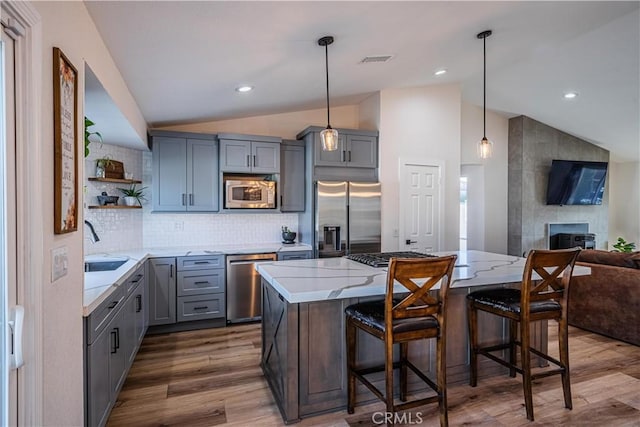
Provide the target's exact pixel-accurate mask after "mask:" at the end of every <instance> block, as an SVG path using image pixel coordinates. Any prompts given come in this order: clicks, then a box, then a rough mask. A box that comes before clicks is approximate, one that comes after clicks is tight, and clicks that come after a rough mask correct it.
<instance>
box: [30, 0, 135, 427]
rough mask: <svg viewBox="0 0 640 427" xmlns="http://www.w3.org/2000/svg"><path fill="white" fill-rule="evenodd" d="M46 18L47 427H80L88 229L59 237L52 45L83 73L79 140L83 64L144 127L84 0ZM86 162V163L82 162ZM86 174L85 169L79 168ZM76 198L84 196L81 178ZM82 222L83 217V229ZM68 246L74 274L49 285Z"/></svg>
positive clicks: (51, 10) (46, 7)
mask: <svg viewBox="0 0 640 427" xmlns="http://www.w3.org/2000/svg"><path fill="white" fill-rule="evenodd" d="M33 5H34V7H35V8H36V10H37V12H38V13H39V14H40V16H41V18H42V68H41V73H42V76H41V85H42V100H41V101H42V102H41V111H40V114H41V116H42V118H43V119H42V130H41V141H42V144H43V146H42V147H41V150H42V151H41V152H42V158H43V163H42V165H41V167H42V177H43V178H42V188H43V189H45V191H44V192H43V194H36V195H32V196H33V197H42V200H43V206H44V209H45V211H46V212H47V213H48V215H45V216H44V218H45V223H44V227H43V229H44V232H45V235H44V239H43V243H44V250H43V256H44V265H43V271H44V272H43V277H42V280H41V281H40V283H34V284H33V286H38V287H39V289H40V291H41V292H42V300H43V301H44V304H43V312H42V317H43V342H42V358H43V390H42V393H43V395H44V397H45V398H44V404H43V406H44V407H43V420H44V422H45V423H46V425H52V426H53V425H56V426H62V425H64V426H78V425H82V424H83V421H84V419H83V353H82V342H83V341H82V294H83V263H82V258H83V234H84V232H83V227H81V226H79V227H78V230H79V232H73V233H68V234H63V235H54V233H53V185H52V181H53V143H52V141H53V120H52V118H53V82H52V67H53V64H52V62H53V47H54V46H56V47H59V48H60V49H61V50H62V51H63V53H64V54H65V55H66V56H67V58H68V59H69V60H70V61H71V63H73V64H74V66H75V68H76V69H77V70H78V89H79V90H78V106H79V111H78V135H83V129H84V123H83V120H82V117H83V111H82V105H83V104H84V97H83V90H82V88H83V87H84V61H86V62H87V63H89V64H90V66H91V69H92V70H93V71H94V72H95V73H96V75H97V76H98V77H99V78H100V80H101V82H102V84H103V86H104V87H105V89H106V90H107V91H108V92H109V94H110V96H111V98H112V99H113V100H114V102H116V104H117V105H118V106H119V107H120V109H121V110H122V111H123V113H124V114H125V116H126V117H127V119H128V120H129V121H130V122H131V123H132V125H133V126H134V128H135V129H138V130H141V129H144V128H145V127H146V125H145V123H144V120H143V119H142V114H141V113H140V111H139V109H138V107H137V105H136V104H135V102H134V100H133V97H132V96H131V94H130V93H129V91H128V89H127V86H126V84H125V83H124V81H123V79H122V77H121V75H120V73H119V71H118V68H117V67H116V65H115V64H114V62H113V60H112V58H111V55H110V54H109V51H108V50H107V48H106V47H105V46H104V44H103V42H102V39H101V38H100V35H99V34H98V31H97V30H96V28H95V26H94V24H93V21H92V20H91V18H90V17H89V14H88V13H87V10H86V8H85V6H84V3H83V2H35V3H33ZM77 143H78V153H83V152H84V143H83V139H82V137H80V138H79V140H78V141H77ZM79 162H82V159H79ZM79 169H80V171H82V165H81V163H80V165H79ZM77 191H78V194H82V179H80V180H79V185H78V188H77ZM82 220H83V216H82V214H81V213H79V218H78V223H79V224H82ZM62 246H64V247H66V248H67V250H68V256H69V267H68V274H67V275H66V276H64V277H63V278H61V279H58V280H57V281H55V282H52V281H51V249H53V248H57V247H62Z"/></svg>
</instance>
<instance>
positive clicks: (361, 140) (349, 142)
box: [298, 127, 378, 168]
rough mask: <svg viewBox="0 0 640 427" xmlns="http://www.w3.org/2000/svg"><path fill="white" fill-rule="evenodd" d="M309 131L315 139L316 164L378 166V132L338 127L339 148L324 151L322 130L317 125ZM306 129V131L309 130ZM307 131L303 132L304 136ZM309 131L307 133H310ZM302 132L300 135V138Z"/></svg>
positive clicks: (353, 166) (357, 166)
mask: <svg viewBox="0 0 640 427" xmlns="http://www.w3.org/2000/svg"><path fill="white" fill-rule="evenodd" d="M309 129H314V130H311V131H309V133H310V134H311V135H312V139H313V150H314V152H315V156H314V166H334V167H351V168H376V167H378V136H377V132H369V131H356V130H348V129H338V149H337V150H335V151H323V150H322V142H321V140H320V131H321V130H322V128H319V130H317V129H316V128H315V127H313V128H307V130H309ZM307 130H305V131H307ZM305 131H303V132H302V133H301V134H303V135H302V136H303V137H304V135H306V134H305ZM309 133H307V134H309ZM301 134H299V135H298V139H300V137H301Z"/></svg>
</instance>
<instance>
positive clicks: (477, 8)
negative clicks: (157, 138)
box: [85, 1, 640, 161]
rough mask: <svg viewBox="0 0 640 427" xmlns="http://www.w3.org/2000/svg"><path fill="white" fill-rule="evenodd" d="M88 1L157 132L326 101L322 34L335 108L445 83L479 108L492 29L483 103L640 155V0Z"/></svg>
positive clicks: (620, 155)
mask: <svg viewBox="0 0 640 427" xmlns="http://www.w3.org/2000/svg"><path fill="white" fill-rule="evenodd" d="M85 3H86V5H87V8H88V10H89V13H90V14H91V16H92V18H93V20H94V22H95V24H96V26H97V28H98V30H99V32H100V33H101V35H102V38H103V39H104V41H105V44H106V45H107V47H108V49H109V50H110V52H111V54H112V56H113V58H114V61H115V62H116V64H117V66H118V68H119V69H120V71H121V73H122V75H123V77H124V79H125V81H126V83H127V85H128V87H129V89H130V91H131V93H132V94H133V96H134V98H135V99H136V102H137V103H138V105H139V107H140V109H141V111H142V113H143V115H144V117H145V119H146V120H147V122H148V123H149V125H150V127H153V126H159V125H168V124H177V123H187V122H197V121H210V120H222V119H230V118H241V117H249V116H256V115H265V114H274V113H282V112H290V111H299V110H306V109H314V108H322V107H324V105H325V75H324V73H325V69H324V59H325V58H324V54H325V52H324V48H322V47H320V46H318V45H317V39H318V38H319V37H321V36H324V35H332V36H334V37H335V42H334V44H333V45H331V46H329V74H330V85H331V87H330V89H331V103H332V105H348V104H354V103H357V102H360V101H361V100H363V99H365V98H366V97H368V96H370V95H371V94H372V93H375V92H377V91H380V90H383V89H386V88H403V87H414V86H425V85H436V84H443V83H459V84H460V85H461V88H462V95H463V99H465V100H466V101H468V102H470V103H473V104H476V105H482V41H481V40H478V39H477V38H476V34H477V33H479V32H480V31H483V30H486V29H491V30H492V31H493V35H492V36H491V37H489V38H488V39H487V108H488V109H490V110H493V111H496V112H499V113H503V114H505V115H506V116H509V117H510V116H515V115H520V114H524V115H527V116H529V117H532V118H534V119H536V120H539V121H541V122H544V123H546V124H548V125H550V126H553V127H555V128H558V129H560V130H563V131H565V132H568V133H571V134H573V135H576V136H578V137H581V138H583V139H586V140H588V141H591V142H593V143H595V144H597V145H600V146H602V147H604V148H606V149H608V150H610V151H611V152H612V158H613V159H615V160H621V161H625V160H626V161H632V160H635V161H638V160H640V83H639V80H640V77H639V76H640V9H639V5H640V2H638V1H633V2H609V1H603V2H591V1H587V2H570V1H567V2H564V1H555V2H534V1H531V2H524V1H523V2H520V1H508V2H506V1H505V2H503V1H498V2H482V1H472V2H449V1H447V2H435V1H411V2H399V1H377V2H368V1H351V2H348V1H334V2H326V1H296V2H290V1H282V2H269V1H258V2H245V1H196V2H186V1H140V2H132V1H118V2H111V1H109V2H107V1H87V2H85ZM378 55H391V56H392V58H391V59H390V60H389V61H387V62H373V63H362V62H361V61H362V59H363V58H365V57H367V56H378ZM441 68H444V69H447V73H446V74H444V75H442V76H434V72H435V71H436V70H438V69H441ZM242 84H248V85H251V86H254V90H253V91H251V92H249V93H246V94H241V93H238V92H236V91H235V89H236V88H237V87H238V86H240V85H242ZM568 91H575V92H577V93H578V97H576V98H575V99H573V100H566V99H564V98H563V94H564V93H565V92H568Z"/></svg>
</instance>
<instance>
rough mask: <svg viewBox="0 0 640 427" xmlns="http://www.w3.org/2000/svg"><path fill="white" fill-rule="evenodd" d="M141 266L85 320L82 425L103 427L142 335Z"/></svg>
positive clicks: (143, 300)
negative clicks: (83, 412) (83, 416)
mask: <svg viewBox="0 0 640 427" xmlns="http://www.w3.org/2000/svg"><path fill="white" fill-rule="evenodd" d="M146 286H147V283H146V280H145V267H144V266H142V267H140V268H139V269H138V270H136V271H135V272H134V273H133V274H132V275H130V277H129V278H128V279H127V280H126V281H125V283H123V285H121V286H119V287H118V288H117V289H116V290H115V291H114V292H113V293H112V294H111V295H110V296H109V297H108V298H107V299H106V300H105V301H104V302H103V303H102V304H100V306H98V307H97V308H96V309H95V310H94V311H93V313H91V315H89V316H88V317H86V318H85V322H84V329H85V331H84V332H85V335H84V336H85V347H84V354H85V399H86V401H85V424H86V425H88V426H104V425H105V424H106V422H107V419H108V418H109V413H110V412H111V408H112V407H113V405H114V404H115V403H116V399H117V398H118V393H119V392H120V389H121V388H122V385H123V384H124V381H125V379H126V377H127V373H128V372H129V368H130V367H131V364H132V363H133V360H134V359H135V356H136V354H137V352H138V349H139V348H140V344H141V342H142V338H143V337H144V334H145V332H146V327H147V321H146V316H145V306H146V301H145V299H144V295H145V291H146Z"/></svg>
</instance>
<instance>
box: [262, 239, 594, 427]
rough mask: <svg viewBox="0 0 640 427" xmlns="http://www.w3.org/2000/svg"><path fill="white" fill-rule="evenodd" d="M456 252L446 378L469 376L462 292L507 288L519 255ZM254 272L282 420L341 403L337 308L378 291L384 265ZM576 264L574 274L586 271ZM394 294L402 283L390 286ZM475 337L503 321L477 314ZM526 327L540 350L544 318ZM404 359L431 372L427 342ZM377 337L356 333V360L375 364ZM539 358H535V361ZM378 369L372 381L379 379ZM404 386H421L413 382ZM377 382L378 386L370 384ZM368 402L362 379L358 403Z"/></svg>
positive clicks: (278, 266) (288, 266)
mask: <svg viewBox="0 0 640 427" xmlns="http://www.w3.org/2000/svg"><path fill="white" fill-rule="evenodd" d="M448 254H457V255H458V260H457V262H456V267H455V268H454V276H453V279H452V283H451V288H450V290H449V294H448V308H447V383H448V384H457V383H463V382H467V381H468V379H469V363H468V358H469V356H468V354H469V351H468V343H467V316H466V295H467V294H468V293H469V292H470V291H472V290H473V289H474V288H476V287H479V286H482V287H489V286H492V287H515V286H519V282H520V281H521V279H522V271H523V269H524V264H525V259H524V258H519V257H514V256H508V255H500V254H494V253H488V252H480V251H461V252H441V253H437V254H436V255H448ZM256 270H257V271H258V272H259V273H260V274H261V276H262V358H261V366H262V370H263V372H264V375H265V377H266V379H267V382H268V383H269V386H270V388H271V391H272V393H273V396H274V398H275V400H276V402H277V404H278V407H279V409H280V412H281V414H282V418H283V420H284V421H285V423H287V424H289V423H293V422H296V421H299V420H300V419H301V418H306V417H309V416H313V415H316V414H319V413H323V412H330V411H337V410H341V409H344V408H346V403H347V397H346V396H347V376H346V361H345V360H346V358H345V354H346V348H345V336H344V335H345V324H344V323H345V316H344V309H345V308H346V307H347V306H348V305H351V304H354V303H356V302H359V301H363V300H367V299H380V298H381V297H382V296H383V295H384V293H385V287H386V276H387V269H386V268H375V267H370V266H367V265H364V264H360V263H357V262H355V261H351V260H348V259H346V258H323V259H310V260H299V261H284V262H273V263H262V264H259V265H256ZM589 272H590V270H589V269H588V268H584V267H576V269H575V270H574V274H589ZM397 286H398V288H397V290H398V292H403V291H404V288H403V287H402V286H401V285H397ZM478 321H479V329H480V340H481V342H484V343H488V342H494V343H498V342H500V341H501V340H503V339H505V338H506V334H508V330H507V327H506V326H507V325H506V322H505V321H504V320H502V319H500V318H498V317H497V316H486V315H483V313H480V314H479V317H478ZM536 323H537V324H536V325H535V326H532V329H533V330H532V343H533V345H534V346H535V347H536V348H538V349H540V350H542V351H546V348H547V327H546V322H536ZM409 357H410V359H411V360H412V361H414V363H415V364H416V365H417V366H419V367H420V368H421V369H423V371H424V372H426V373H427V374H428V375H430V376H434V375H435V340H423V341H420V342H416V343H412V344H411V345H410V346H409ZM383 358H384V346H383V344H382V342H380V341H378V340H376V339H375V338H372V337H371V336H370V335H368V334H362V333H361V332H360V331H359V335H358V363H359V364H361V365H362V366H374V365H379V364H380V363H381V362H382V361H383ZM539 363H542V361H539ZM501 372H506V370H505V368H502V367H501V366H500V365H497V364H496V363H491V361H489V360H486V359H485V360H483V359H480V363H479V375H480V376H481V377H482V376H489V375H496V374H498V373H501ZM382 374H383V373H379V376H378V378H375V377H373V378H374V379H375V381H374V383H377V382H383V381H384V377H383V376H382ZM409 379H410V386H409V390H412V387H411V386H412V385H413V386H414V387H422V384H420V383H419V382H417V381H415V382H413V383H411V376H410V377H409ZM378 385H379V384H378ZM367 400H369V401H370V400H373V395H372V394H371V392H370V391H368V390H367V389H365V388H364V387H363V386H362V385H360V386H359V388H358V399H357V401H358V402H359V403H362V402H364V401H367Z"/></svg>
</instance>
